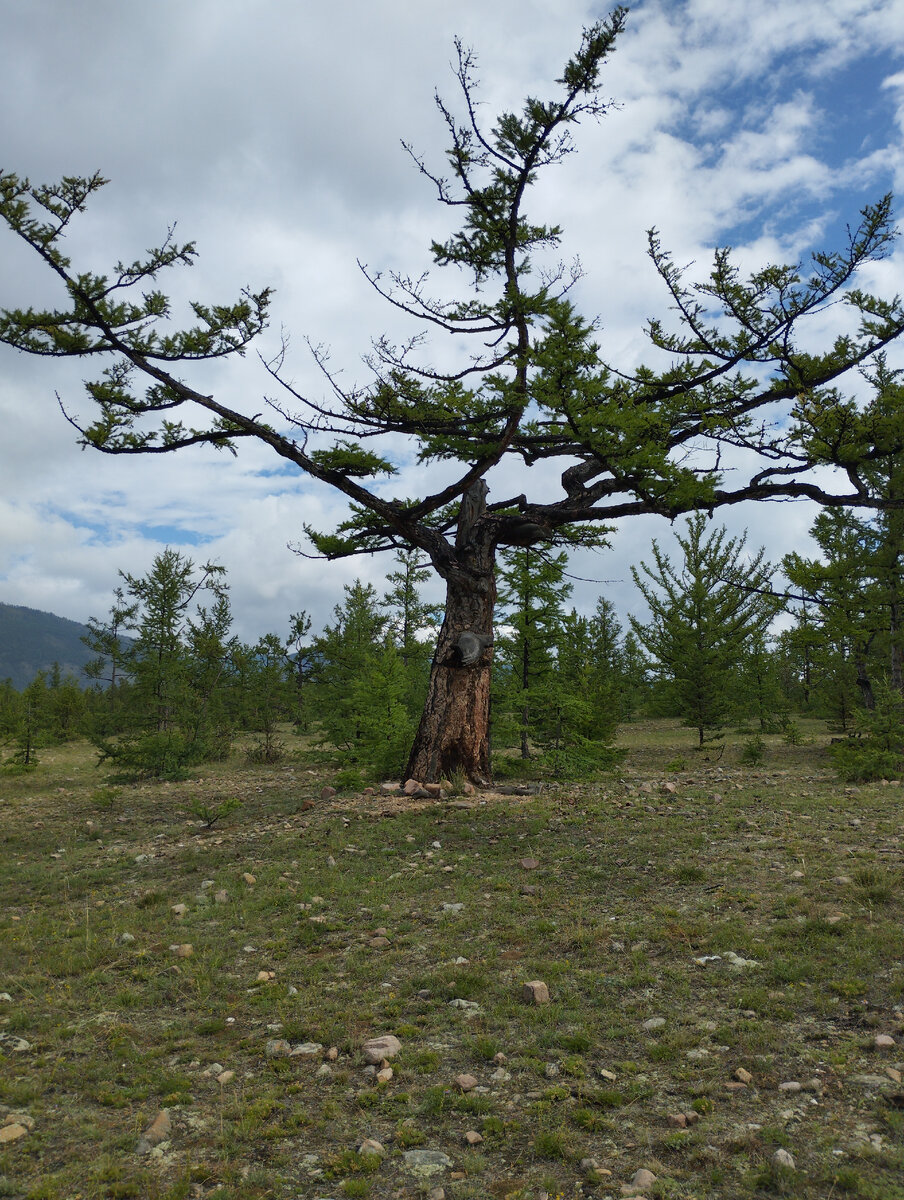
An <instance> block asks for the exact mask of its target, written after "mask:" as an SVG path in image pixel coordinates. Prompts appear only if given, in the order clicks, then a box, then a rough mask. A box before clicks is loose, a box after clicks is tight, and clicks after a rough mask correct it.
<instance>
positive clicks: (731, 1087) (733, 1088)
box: [725, 1079, 747, 1092]
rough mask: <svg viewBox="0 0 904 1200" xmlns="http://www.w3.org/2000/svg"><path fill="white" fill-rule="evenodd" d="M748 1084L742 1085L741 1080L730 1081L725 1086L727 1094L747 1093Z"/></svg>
mask: <svg viewBox="0 0 904 1200" xmlns="http://www.w3.org/2000/svg"><path fill="white" fill-rule="evenodd" d="M746 1089H747V1084H746V1083H742V1082H741V1081H740V1079H729V1081H728V1082H727V1083H726V1084H725V1090H726V1092H743V1091H746Z"/></svg>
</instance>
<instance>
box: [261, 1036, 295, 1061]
mask: <svg viewBox="0 0 904 1200" xmlns="http://www.w3.org/2000/svg"><path fill="white" fill-rule="evenodd" d="M291 1053H292V1047H291V1046H290V1045H289V1043H288V1042H287V1041H286V1040H285V1038H268V1039H267V1044H266V1045H265V1046H264V1054H265V1055H266V1056H267V1058H288V1057H289V1055H290V1054H291Z"/></svg>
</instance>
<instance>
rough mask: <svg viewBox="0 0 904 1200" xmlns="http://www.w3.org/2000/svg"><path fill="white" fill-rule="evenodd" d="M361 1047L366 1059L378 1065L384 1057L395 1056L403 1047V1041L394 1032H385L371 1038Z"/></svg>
mask: <svg viewBox="0 0 904 1200" xmlns="http://www.w3.org/2000/svg"><path fill="white" fill-rule="evenodd" d="M361 1049H362V1051H363V1053H364V1061H365V1062H367V1063H370V1064H371V1065H373V1066H376V1065H377V1064H379V1063H381V1062H382V1061H383V1059H384V1058H395V1056H396V1055H397V1054H398V1053H399V1051H400V1050H401V1049H402V1043H401V1042H400V1041H399V1039H398V1038H397V1037H395V1036H394V1035H393V1034H391V1033H384V1034H381V1036H380V1037H375V1038H370V1039H369V1040H368V1041H366V1042H365V1043H364V1045H363V1046H362V1047H361Z"/></svg>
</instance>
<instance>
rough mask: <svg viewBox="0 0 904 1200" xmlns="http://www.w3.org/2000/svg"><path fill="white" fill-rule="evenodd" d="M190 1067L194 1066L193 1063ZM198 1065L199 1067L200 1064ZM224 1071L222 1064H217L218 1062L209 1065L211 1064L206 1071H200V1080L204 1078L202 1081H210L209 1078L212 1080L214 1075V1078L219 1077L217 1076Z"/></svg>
mask: <svg viewBox="0 0 904 1200" xmlns="http://www.w3.org/2000/svg"><path fill="white" fill-rule="evenodd" d="M190 1065H191V1066H194V1065H195V1064H194V1063H191V1064H190ZM200 1065H201V1064H200V1062H199V1063H198V1066H200ZM224 1070H225V1067H224V1066H223V1064H222V1063H218V1062H215V1063H211V1064H210V1066H209V1067H208V1068H207V1070H206V1071H202V1072H201V1076H202V1078H204V1079H210V1078H212V1077H213V1076H214V1075H216V1076H219V1075H220V1074H221V1073H222V1072H223V1071H224Z"/></svg>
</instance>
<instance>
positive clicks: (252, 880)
mask: <svg viewBox="0 0 904 1200" xmlns="http://www.w3.org/2000/svg"><path fill="white" fill-rule="evenodd" d="M242 879H244V881H245V883H247V884H248V886H249V887H253V886H254V885H255V884H256V883H257V876H256V875H252V874H251V872H250V871H245V872H243V874H242Z"/></svg>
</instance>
